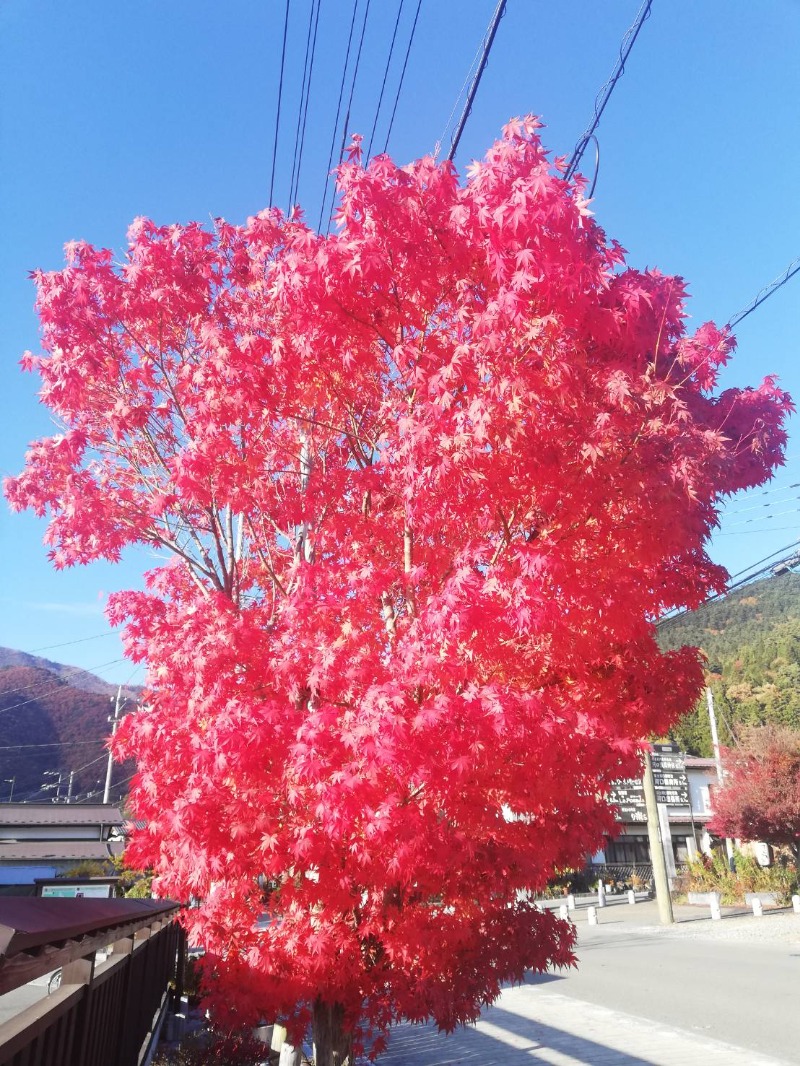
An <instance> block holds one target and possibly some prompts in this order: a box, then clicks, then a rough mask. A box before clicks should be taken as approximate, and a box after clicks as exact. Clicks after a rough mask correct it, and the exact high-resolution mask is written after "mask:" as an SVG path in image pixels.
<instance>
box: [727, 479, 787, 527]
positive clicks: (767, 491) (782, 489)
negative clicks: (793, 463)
mask: <svg viewBox="0 0 800 1066" xmlns="http://www.w3.org/2000/svg"><path fill="white" fill-rule="evenodd" d="M792 489H800V481H795V482H793V483H792V484H791V485H776V486H775V487H774V488H771V489H765V490H764V492H761V493H759V495H760V496H774V495H775V493H776V492H779V493H784V492H791V491H792ZM739 502H740V503H748V502H749V501H748V500H747V498H746V497H745V498H744V499H742V500H740V501H739ZM783 502H784V501H783V500H770V501H768V502H767V503H754V504H752V505H751V506H749V507H736V508H734V509H733V510H732V511H728V510H726V511H724V513H723V517H724V518H725V519H728V518H731V517H733V516H734V515H739V514H747V513H748V512H749V511H759V510H761V508H762V507H773V506H774V505H775V504H776V503H783Z"/></svg>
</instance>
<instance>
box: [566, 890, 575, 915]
mask: <svg viewBox="0 0 800 1066" xmlns="http://www.w3.org/2000/svg"><path fill="white" fill-rule="evenodd" d="M567 909H568V910H571V911H574V910H575V897H574V896H573V895H572V893H571V892H570V894H569V895H568V896H567Z"/></svg>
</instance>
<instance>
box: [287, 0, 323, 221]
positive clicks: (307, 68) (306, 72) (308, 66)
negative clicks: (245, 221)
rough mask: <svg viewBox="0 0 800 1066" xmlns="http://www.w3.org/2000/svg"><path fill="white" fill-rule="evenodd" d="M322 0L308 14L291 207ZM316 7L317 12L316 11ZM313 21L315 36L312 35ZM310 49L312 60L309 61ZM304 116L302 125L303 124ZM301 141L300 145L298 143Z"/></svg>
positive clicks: (314, 0) (315, 0)
mask: <svg viewBox="0 0 800 1066" xmlns="http://www.w3.org/2000/svg"><path fill="white" fill-rule="evenodd" d="M321 7H322V0H311V11H310V12H309V16H308V36H307V37H306V58H305V63H304V64H303V85H302V88H301V90H300V107H299V108H298V112H297V130H296V132H295V138H294V158H293V160H292V178H291V181H290V182H289V208H290V209H291V207H292V206H293V204H294V202H295V200H296V198H297V190H298V186H299V185H300V167H301V166H302V163H303V147H304V145H305V140H306V121H307V119H308V102H309V100H310V99H311V79H312V77H313V74H314V57H315V56H316V52H317V28H318V26H319V12H320V8H321ZM315 8H316V12H315ZM312 23H313V37H312ZM309 49H310V53H311V62H310V63H309ZM301 118H302V126H301ZM298 142H299V145H298Z"/></svg>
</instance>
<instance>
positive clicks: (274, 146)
mask: <svg viewBox="0 0 800 1066" xmlns="http://www.w3.org/2000/svg"><path fill="white" fill-rule="evenodd" d="M288 32H289V0H286V10H285V13H284V17H283V45H282V47H281V73H280V77H279V79H278V110H277V113H276V115H275V138H274V140H273V142H272V169H271V172H270V176H269V205H270V207H272V194H273V190H274V188H275V164H276V162H277V159H278V131H279V130H280V125H281V100H282V98H283V72H284V69H285V66H286V37H287V35H288Z"/></svg>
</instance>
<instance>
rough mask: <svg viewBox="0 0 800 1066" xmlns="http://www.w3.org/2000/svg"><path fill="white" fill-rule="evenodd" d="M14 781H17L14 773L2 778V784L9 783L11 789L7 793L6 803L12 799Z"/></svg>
mask: <svg viewBox="0 0 800 1066" xmlns="http://www.w3.org/2000/svg"><path fill="white" fill-rule="evenodd" d="M16 783H17V777H16V774H15V775H14V777H6V778H5V779H4V780H3V784H4V785H11V791H10V792H9V794H8V800H7V801H6V802H7V803H11V801H12V800H13V799H14V785H15V784H16Z"/></svg>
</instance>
